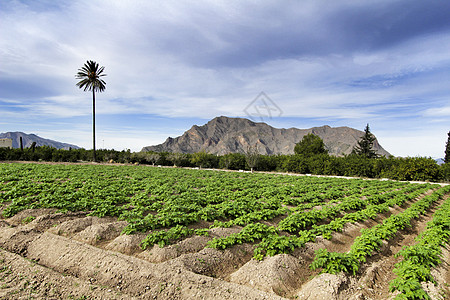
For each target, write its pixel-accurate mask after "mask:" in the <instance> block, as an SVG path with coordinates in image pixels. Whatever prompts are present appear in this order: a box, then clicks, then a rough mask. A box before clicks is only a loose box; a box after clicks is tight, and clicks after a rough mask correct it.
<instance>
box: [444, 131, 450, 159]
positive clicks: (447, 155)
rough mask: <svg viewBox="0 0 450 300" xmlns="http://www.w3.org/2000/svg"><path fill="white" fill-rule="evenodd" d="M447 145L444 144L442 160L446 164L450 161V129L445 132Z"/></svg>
mask: <svg viewBox="0 0 450 300" xmlns="http://www.w3.org/2000/svg"><path fill="white" fill-rule="evenodd" d="M447 135H448V138H447V145H446V146H445V156H444V162H445V163H446V164H448V163H450V131H449V132H448V133H447Z"/></svg>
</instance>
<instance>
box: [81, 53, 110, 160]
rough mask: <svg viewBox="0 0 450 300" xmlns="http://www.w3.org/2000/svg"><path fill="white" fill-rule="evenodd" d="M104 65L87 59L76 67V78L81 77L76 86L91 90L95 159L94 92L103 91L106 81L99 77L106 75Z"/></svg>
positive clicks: (94, 157)
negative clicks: (80, 65) (80, 66)
mask: <svg viewBox="0 0 450 300" xmlns="http://www.w3.org/2000/svg"><path fill="white" fill-rule="evenodd" d="M104 70H105V67H99V65H98V63H96V62H95V61H92V60H88V61H87V62H86V63H85V64H84V66H83V67H82V68H81V69H78V73H77V75H75V77H76V79H81V80H80V81H79V82H78V83H77V86H78V87H79V88H80V89H83V88H84V91H85V92H86V91H92V140H93V146H92V147H93V150H94V154H93V159H94V161H96V160H97V159H96V156H95V92H103V91H104V90H105V89H106V83H105V81H104V80H103V79H101V77H103V76H106V74H103V71H104Z"/></svg>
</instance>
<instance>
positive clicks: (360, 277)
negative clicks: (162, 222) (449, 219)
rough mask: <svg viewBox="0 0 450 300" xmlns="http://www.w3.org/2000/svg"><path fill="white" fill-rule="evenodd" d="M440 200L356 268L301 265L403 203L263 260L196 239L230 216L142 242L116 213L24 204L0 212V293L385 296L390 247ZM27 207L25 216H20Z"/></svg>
mask: <svg viewBox="0 0 450 300" xmlns="http://www.w3.org/2000/svg"><path fill="white" fill-rule="evenodd" d="M442 201H443V200H441V201H440V202H439V203H437V204H436V205H434V206H433V208H432V209H431V210H430V211H429V212H428V213H427V214H426V215H424V216H422V217H421V218H420V219H418V220H416V221H414V222H413V224H412V226H411V228H409V229H407V230H404V231H402V232H399V233H398V234H397V236H396V237H395V238H394V239H392V240H391V241H390V242H389V243H385V244H384V246H383V248H382V250H381V251H380V252H379V253H376V254H374V255H373V256H372V257H370V259H369V261H368V262H367V263H366V264H364V265H363V266H362V269H361V270H360V272H359V273H358V274H357V275H356V276H346V275H344V274H339V275H331V274H321V275H319V272H318V271H312V270H310V269H309V264H310V263H311V262H312V260H313V258H314V251H315V250H317V249H319V248H327V249H328V250H330V251H339V252H346V251H348V250H349V249H350V246H351V244H352V242H353V240H354V239H355V238H356V237H357V236H358V235H360V230H361V229H362V228H368V227H372V226H373V225H374V224H377V223H379V222H381V221H382V219H384V218H386V217H388V216H389V215H390V214H392V213H398V212H400V211H402V210H404V209H405V208H406V207H408V203H407V204H406V205H405V206H404V207H402V208H398V207H397V208H395V209H393V210H391V211H390V212H389V213H386V214H384V215H382V216H380V217H379V218H378V219H376V220H370V221H366V222H364V223H358V224H351V225H348V226H346V228H345V230H344V231H343V232H341V233H336V234H334V235H333V238H332V239H331V240H324V239H322V238H317V239H316V241H315V243H308V244H307V245H306V246H305V247H304V248H301V249H297V250H295V251H294V252H293V253H291V254H281V255H277V256H274V257H266V258H265V259H264V260H263V261H256V260H254V259H252V255H253V250H254V248H255V245H254V244H243V245H237V246H235V247H232V248H230V249H228V250H225V251H220V250H215V249H210V248H205V246H206V243H207V241H208V240H210V239H212V238H214V237H218V236H227V235H229V234H231V233H234V232H238V231H239V230H240V229H241V228H240V227H237V226H236V227H232V228H215V229H212V230H210V235H209V236H208V237H205V236H194V237H189V238H187V239H184V240H182V241H179V242H178V243H176V244H174V245H170V246H166V247H164V248H160V247H159V246H157V245H155V246H154V247H153V248H151V249H147V250H145V251H143V250H142V249H141V248H140V247H139V243H140V241H141V240H142V238H143V237H144V236H145V235H143V234H139V235H121V230H122V229H123V228H124V226H125V225H126V223H125V222H123V221H118V220H116V219H114V218H97V217H92V216H87V215H86V213H81V212H80V213H57V212H56V211H55V210H53V209H35V210H26V211H22V212H20V213H18V214H17V215H15V216H14V217H12V218H9V219H0V299H286V298H287V299H327V300H330V299H376V300H378V299H392V298H393V297H394V296H395V294H392V293H390V292H389V282H390V281H391V280H392V279H393V278H394V276H395V274H394V273H393V272H392V270H393V268H394V265H395V263H397V262H398V261H399V259H400V258H396V257H395V256H394V255H395V253H397V252H398V251H399V250H400V249H401V248H402V247H403V246H406V245H411V244H414V243H415V241H414V238H415V237H417V235H418V234H419V233H420V232H422V231H423V230H424V229H425V225H426V223H427V222H428V221H430V220H431V218H432V215H433V212H434V210H435V209H436V207H437V206H438V205H439V204H441V203H442ZM29 216H33V217H34V220H32V221H31V222H29V223H26V221H27V220H30V218H27V217H29ZM449 250H450V249H449V248H447V249H443V258H442V264H441V265H439V266H438V267H437V268H436V269H434V270H433V271H432V274H433V275H434V277H435V279H436V281H437V282H438V285H437V286H434V285H433V284H431V283H426V284H424V287H425V289H426V290H427V291H428V292H429V294H430V295H431V296H432V298H433V299H444V297H447V298H449V297H450V289H449V283H450V251H449Z"/></svg>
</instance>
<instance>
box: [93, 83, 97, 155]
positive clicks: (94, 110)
mask: <svg viewBox="0 0 450 300" xmlns="http://www.w3.org/2000/svg"><path fill="white" fill-rule="evenodd" d="M92 145H93V146H92V147H93V150H94V157H93V159H94V162H96V161H97V157H96V156H95V90H94V89H92Z"/></svg>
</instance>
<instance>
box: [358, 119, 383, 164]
mask: <svg viewBox="0 0 450 300" xmlns="http://www.w3.org/2000/svg"><path fill="white" fill-rule="evenodd" d="M374 141H375V136H374V135H373V134H372V133H371V132H370V128H369V124H367V125H366V128H365V129H364V135H363V136H362V137H361V139H360V140H359V141H358V144H357V145H356V146H355V147H353V150H352V154H356V155H361V156H364V157H366V158H377V157H378V154H377V152H376V151H375V150H373V142H374Z"/></svg>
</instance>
